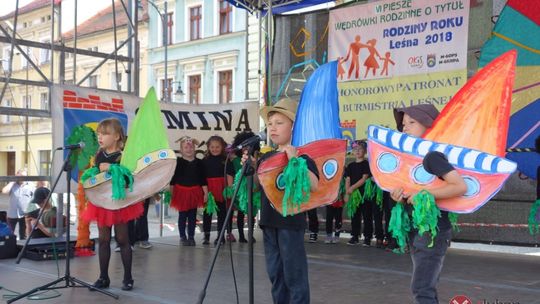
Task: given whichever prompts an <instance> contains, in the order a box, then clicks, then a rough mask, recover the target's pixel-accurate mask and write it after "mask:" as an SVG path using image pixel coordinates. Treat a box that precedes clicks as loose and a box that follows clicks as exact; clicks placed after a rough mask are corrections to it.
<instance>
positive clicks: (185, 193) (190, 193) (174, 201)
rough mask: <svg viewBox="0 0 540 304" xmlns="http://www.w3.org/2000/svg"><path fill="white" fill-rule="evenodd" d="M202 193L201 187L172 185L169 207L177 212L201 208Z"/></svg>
mask: <svg viewBox="0 0 540 304" xmlns="http://www.w3.org/2000/svg"><path fill="white" fill-rule="evenodd" d="M203 201H204V192H203V189H202V187H201V186H192V187H186V186H180V185H174V188H173V193H172V198H171V207H172V208H174V209H176V210H178V211H187V210H191V209H195V208H202V207H203Z"/></svg>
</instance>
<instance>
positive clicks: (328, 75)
mask: <svg viewBox="0 0 540 304" xmlns="http://www.w3.org/2000/svg"><path fill="white" fill-rule="evenodd" d="M336 73H337V62H336V61H333V62H329V63H327V64H324V65H322V66H320V67H319V68H318V69H317V70H315V72H314V73H313V74H312V75H311V77H310V78H309V80H308V82H307V83H306V85H305V87H304V89H303V91H302V96H301V98H300V104H299V105H298V110H297V112H296V118H295V123H294V127H293V134H292V144H293V145H294V146H296V147H299V148H298V155H302V154H307V155H308V156H309V157H311V159H313V160H314V161H315V163H316V165H317V169H318V171H319V184H318V188H317V191H315V192H312V193H311V196H310V199H309V201H308V202H307V203H306V204H303V205H302V206H301V208H300V212H304V211H307V210H310V209H313V208H317V207H321V206H324V205H328V204H332V203H333V202H335V201H336V199H337V197H338V192H339V183H340V182H341V179H342V177H343V172H344V169H345V155H346V149H347V142H346V141H345V140H341V139H340V138H341V131H340V127H339V106H338V90H337V81H336V77H337V76H336ZM336 138H338V139H336ZM287 163H288V159H287V156H286V155H285V154H284V153H277V154H276V155H273V156H271V157H269V158H268V159H267V160H265V161H264V162H262V163H261V165H260V166H259V168H258V169H257V174H258V176H259V181H260V183H261V186H262V187H263V189H264V191H265V193H266V196H267V197H268V199H269V200H270V202H271V203H272V206H273V207H274V208H275V209H276V210H277V211H278V212H279V213H281V214H283V212H282V201H283V194H284V191H283V190H284V188H283V185H284V184H283V182H281V179H280V178H281V173H282V172H283V170H284V169H285V166H286V165H287ZM294 212H296V211H294ZM294 212H293V213H291V212H288V214H289V215H290V214H295V213H294Z"/></svg>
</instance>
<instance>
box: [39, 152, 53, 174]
mask: <svg viewBox="0 0 540 304" xmlns="http://www.w3.org/2000/svg"><path fill="white" fill-rule="evenodd" d="M39 175H42V176H49V175H51V150H42V151H39Z"/></svg>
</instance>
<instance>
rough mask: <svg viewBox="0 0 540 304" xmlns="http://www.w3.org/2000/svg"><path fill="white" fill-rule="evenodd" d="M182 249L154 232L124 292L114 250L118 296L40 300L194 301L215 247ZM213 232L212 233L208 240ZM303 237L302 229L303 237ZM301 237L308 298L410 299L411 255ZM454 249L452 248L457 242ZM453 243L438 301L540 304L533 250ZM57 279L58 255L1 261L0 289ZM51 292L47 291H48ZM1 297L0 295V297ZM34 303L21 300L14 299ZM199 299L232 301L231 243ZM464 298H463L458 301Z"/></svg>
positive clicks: (93, 274) (244, 258) (78, 267)
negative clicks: (502, 250)
mask: <svg viewBox="0 0 540 304" xmlns="http://www.w3.org/2000/svg"><path fill="white" fill-rule="evenodd" d="M201 238H202V235H201V234H200V233H199V234H197V236H196V240H197V242H198V243H197V246H196V247H180V246H179V244H178V237H177V236H166V237H162V238H156V237H154V238H152V239H151V240H150V241H151V242H152V244H153V245H154V247H153V248H151V249H149V250H145V249H140V248H136V249H135V251H134V253H133V276H134V279H135V287H134V289H133V290H132V291H122V290H121V289H120V287H121V282H122V266H121V261H120V254H119V253H115V252H114V251H113V252H112V258H111V264H110V271H109V275H110V277H111V288H110V289H109V291H111V292H113V293H116V294H118V295H119V296H120V299H119V300H114V299H113V298H110V297H108V296H106V295H103V294H100V293H97V292H90V291H88V290H87V289H86V288H63V289H58V292H59V293H60V294H61V295H60V296H59V297H57V298H53V299H49V300H45V301H44V302H43V303H190V304H191V303H196V301H197V298H198V294H199V292H200V289H201V287H202V286H203V284H204V280H205V278H206V274H207V271H208V267H209V264H210V261H211V258H212V256H213V254H214V252H215V249H214V247H213V245H211V246H203V245H201ZM213 238H214V234H213V235H212V240H213ZM256 239H257V242H256V243H255V250H254V251H255V253H254V261H255V267H254V268H255V270H254V276H255V303H272V300H271V295H270V282H269V280H268V277H267V275H266V270H265V269H266V268H265V264H264V248H263V243H262V235H261V233H260V231H259V230H258V231H256ZM306 240H307V235H306ZM346 241H347V239H346V238H344V237H343V238H341V242H340V243H339V244H335V245H329V244H324V242H323V240H321V239H320V238H319V242H318V243H315V244H310V243H306V244H305V245H306V250H307V252H308V260H309V280H310V287H311V303H321V304H322V303H339V304H347V303H351V304H352V303H355V304H356V303H411V302H412V300H411V296H410V292H409V281H410V270H411V261H410V257H409V256H408V255H396V254H393V253H390V252H386V251H384V250H381V249H377V248H375V247H370V248H365V247H361V246H348V245H346V244H345V243H346ZM456 247H457V248H456ZM460 247H461V248H463V247H464V246H461V245H460V244H455V245H454V246H453V248H451V249H450V250H449V252H448V254H447V257H446V261H445V266H444V269H443V272H442V278H441V282H440V283H439V299H440V302H441V303H449V301H450V299H451V298H453V297H454V296H457V295H465V296H467V297H468V298H469V299H471V300H472V303H479V304H485V303H496V301H499V302H498V303H540V276H539V272H540V258H539V257H538V248H529V249H522V250H520V251H521V252H524V251H529V252H530V253H529V254H510V253H494V252H487V251H478V250H469V249H459V248H460ZM247 249H248V246H247V244H239V243H232V257H233V259H232V260H233V261H234V267H235V268H234V270H235V273H236V278H237V283H238V294H239V297H240V303H248V294H249V293H248V281H247V280H248V252H247ZM58 263H59V275H60V276H62V275H63V274H64V265H65V260H63V259H62V260H59V261H58ZM98 274H99V271H98V258H97V255H96V256H92V257H76V258H74V259H72V260H71V275H72V276H74V277H76V278H78V279H80V280H83V281H86V282H89V283H92V282H94V281H95V280H96V279H97V277H98ZM57 277H58V272H57V264H56V261H54V260H52V261H32V260H28V259H23V260H22V261H21V263H20V264H19V265H16V264H15V259H7V260H0V286H1V287H2V289H0V294H1V295H2V296H5V295H6V294H9V293H10V292H8V291H7V290H5V289H10V290H14V291H17V292H25V291H28V290H30V289H32V288H34V287H37V286H40V285H43V284H45V283H48V282H51V281H53V280H54V279H56V278H57ZM64 284H65V283H64ZM50 293H51V292H50ZM3 300H4V301H5V298H4V299H3ZM29 302H31V303H39V301H38V302H36V301H30V300H28V299H22V300H19V301H17V302H15V303H29ZM204 303H209V304H210V303H215V304H218V303H219V304H222V303H236V297H235V291H234V283H233V276H232V270H231V259H230V253H229V243H227V244H226V246H225V247H224V248H223V250H221V252H220V255H219V257H218V259H217V263H216V267H215V269H214V272H213V275H212V279H211V281H210V284H209V288H208V290H207V295H206V300H205V301H204ZM459 303H462V302H459Z"/></svg>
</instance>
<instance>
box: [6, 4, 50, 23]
mask: <svg viewBox="0 0 540 304" xmlns="http://www.w3.org/2000/svg"><path fill="white" fill-rule="evenodd" d="M2 4H3V5H4V3H2ZM50 5H51V0H35V1H32V2H30V3H28V4H27V5H25V6H23V7H19V15H20V14H25V13H28V12H31V11H35V10H37V9H40V8H43V7H46V6H50ZM13 16H15V10H14V11H12V12H11V13H9V14H7V15H4V16H2V17H0V20H4V19H8V18H12V17H13Z"/></svg>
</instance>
